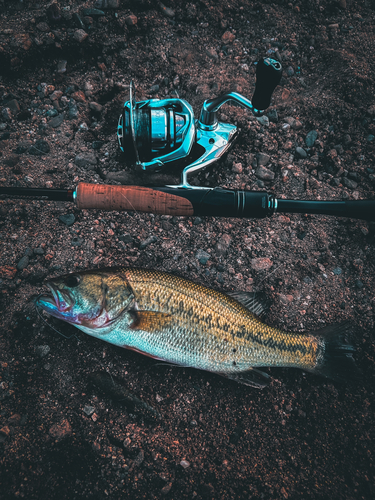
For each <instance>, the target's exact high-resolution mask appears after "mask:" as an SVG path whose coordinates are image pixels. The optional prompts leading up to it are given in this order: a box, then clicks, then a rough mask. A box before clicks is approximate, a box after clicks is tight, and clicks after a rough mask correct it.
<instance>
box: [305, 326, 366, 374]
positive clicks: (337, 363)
mask: <svg viewBox="0 0 375 500" xmlns="http://www.w3.org/2000/svg"><path fill="white" fill-rule="evenodd" d="M311 335H312V336H314V337H316V338H318V341H320V342H321V344H322V352H321V354H320V356H319V357H318V362H317V365H316V367H315V368H314V369H312V370H311V372H312V373H316V374H319V375H322V376H323V377H326V378H330V379H332V380H336V381H338V382H345V383H348V382H350V383H353V382H357V381H359V379H360V377H361V372H360V370H359V369H358V368H357V366H356V364H355V361H354V358H353V353H354V352H355V347H354V345H353V342H352V340H353V334H352V326H351V324H350V322H349V321H346V322H344V323H339V324H335V325H330V326H327V327H325V328H323V329H321V330H317V331H315V332H311Z"/></svg>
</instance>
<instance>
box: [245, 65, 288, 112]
mask: <svg viewBox="0 0 375 500" xmlns="http://www.w3.org/2000/svg"><path fill="white" fill-rule="evenodd" d="M281 75H282V66H281V64H280V63H279V62H278V61H275V59H270V58H269V57H267V58H265V59H261V60H260V61H259V62H258V64H257V69H256V82H255V91H254V95H253V99H252V104H253V107H254V108H255V109H256V110H258V111H263V110H265V109H267V108H268V106H269V105H270V103H271V97H272V93H273V91H274V90H275V88H276V86H277V85H278V84H279V83H280V80H281Z"/></svg>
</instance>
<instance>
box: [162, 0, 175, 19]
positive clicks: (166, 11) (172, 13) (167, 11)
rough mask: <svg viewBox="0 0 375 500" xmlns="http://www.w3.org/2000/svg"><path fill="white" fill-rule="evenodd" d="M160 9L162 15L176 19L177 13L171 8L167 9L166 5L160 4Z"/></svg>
mask: <svg viewBox="0 0 375 500" xmlns="http://www.w3.org/2000/svg"><path fill="white" fill-rule="evenodd" d="M159 7H160V10H161V11H162V13H163V14H164V15H165V16H167V17H174V16H175V11H174V10H173V9H171V8H169V7H166V6H165V5H164V4H162V3H161V2H159Z"/></svg>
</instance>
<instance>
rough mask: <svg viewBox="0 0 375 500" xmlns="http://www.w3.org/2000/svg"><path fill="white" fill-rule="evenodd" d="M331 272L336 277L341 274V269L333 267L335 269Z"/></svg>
mask: <svg viewBox="0 0 375 500" xmlns="http://www.w3.org/2000/svg"><path fill="white" fill-rule="evenodd" d="M332 272H333V274H335V275H336V276H338V275H340V274H341V273H342V269H341V267H335V269H334V270H333V271H332Z"/></svg>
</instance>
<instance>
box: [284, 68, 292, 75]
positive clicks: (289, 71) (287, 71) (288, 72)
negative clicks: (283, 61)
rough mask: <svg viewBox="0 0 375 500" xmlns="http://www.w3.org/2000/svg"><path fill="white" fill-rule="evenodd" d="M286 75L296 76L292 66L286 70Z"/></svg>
mask: <svg viewBox="0 0 375 500" xmlns="http://www.w3.org/2000/svg"><path fill="white" fill-rule="evenodd" d="M285 73H286V74H287V75H288V76H293V75H294V69H293V68H292V66H288V67H287V68H286V70H285Z"/></svg>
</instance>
